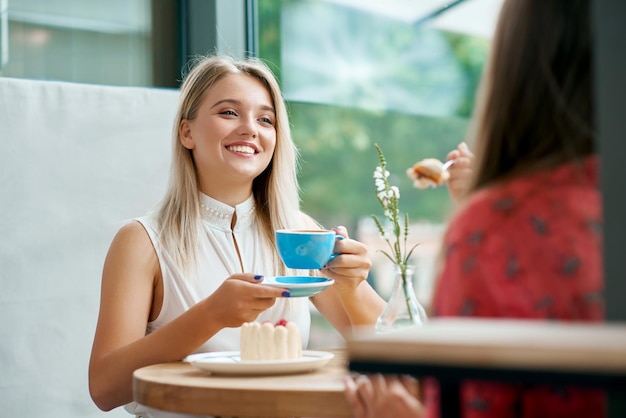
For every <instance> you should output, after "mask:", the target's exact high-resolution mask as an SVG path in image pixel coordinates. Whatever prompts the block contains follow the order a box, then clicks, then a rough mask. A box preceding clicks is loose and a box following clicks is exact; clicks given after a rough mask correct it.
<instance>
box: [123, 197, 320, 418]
mask: <svg viewBox="0 0 626 418" xmlns="http://www.w3.org/2000/svg"><path fill="white" fill-rule="evenodd" d="M200 202H201V215H202V233H201V234H200V235H199V237H198V238H199V239H198V260H197V263H198V269H197V271H198V276H197V277H186V276H185V275H184V274H183V272H182V271H181V270H180V269H179V268H178V267H177V266H176V265H175V263H174V259H173V257H172V256H171V255H170V254H168V252H167V251H166V250H165V249H164V248H163V245H162V243H161V240H160V238H159V234H158V229H157V222H156V219H155V218H154V217H153V216H150V215H148V216H145V217H141V218H137V219H136V221H138V222H140V223H141V224H142V225H143V226H144V228H145V229H146V231H147V232H148V235H149V236H150V240H151V241H152V245H153V246H154V249H155V250H156V254H157V257H158V259H159V265H160V267H161V274H162V277H163V305H162V307H161V311H160V313H159V315H158V317H157V318H156V319H155V320H154V321H151V322H149V323H148V327H147V329H146V334H150V333H151V332H154V331H156V330H157V329H159V328H161V327H162V326H164V325H165V324H167V323H168V322H170V321H172V320H173V319H175V318H176V317H178V316H179V315H180V314H182V313H183V312H185V311H186V310H187V309H189V308H191V307H192V306H193V305H195V304H196V303H198V302H200V301H201V300H203V299H205V298H206V297H207V296H209V295H210V294H212V293H213V292H214V291H215V290H216V289H217V288H218V287H219V286H220V285H221V284H222V283H223V282H224V280H226V279H227V278H228V277H230V276H231V275H233V274H235V273H242V272H245V273H253V274H258V275H263V276H275V275H276V274H277V271H278V269H277V268H276V267H275V266H274V265H272V257H271V253H270V252H269V250H268V249H266V248H265V247H264V245H263V242H264V241H263V239H262V236H261V234H262V232H261V230H260V229H259V225H258V223H257V219H256V217H255V216H254V211H255V201H254V197H253V196H250V198H248V199H247V200H246V201H244V202H242V203H241V204H239V205H237V206H235V207H234V208H233V207H231V206H228V205H226V204H224V203H221V202H219V201H217V200H215V199H212V198H210V197H209V196H207V195H205V194H201V195H200ZM234 214H236V215H237V217H236V220H237V221H236V224H235V226H234V228H231V220H232V219H233V215H234ZM237 248H238V249H239V254H241V261H242V263H243V271H242V266H241V264H240V261H239V256H238V254H237ZM281 318H285V319H287V320H288V321H293V322H295V323H296V324H297V325H298V328H299V329H300V333H301V335H302V346H303V347H306V346H307V343H308V340H309V331H310V326H311V317H310V311H309V302H308V298H293V299H290V298H278V299H277V300H276V303H275V304H274V306H272V307H271V308H269V309H267V310H266V311H264V312H262V313H261V314H260V315H259V317H258V318H257V321H260V322H263V321H266V320H268V321H271V322H276V321H278V320H279V319H281ZM207 320H208V318H207ZM239 332H240V328H223V329H222V330H221V331H219V332H218V333H217V334H215V335H214V336H213V337H211V338H210V339H209V340H207V341H206V342H205V343H204V344H203V345H202V346H200V347H199V348H198V349H197V350H196V351H195V352H196V353H202V352H212V351H238V350H239ZM126 410H127V411H129V412H131V413H134V414H137V415H140V416H148V417H156V416H167V417H174V416H177V415H172V414H160V412H161V411H158V412H159V413H157V411H153V410H148V409H146V408H144V407H143V406H141V405H136V404H129V405H127V406H126ZM178 416H186V415H178Z"/></svg>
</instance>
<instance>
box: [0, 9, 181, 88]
mask: <svg viewBox="0 0 626 418" xmlns="http://www.w3.org/2000/svg"><path fill="white" fill-rule="evenodd" d="M2 4H3V5H4V6H5V7H4V10H2V13H3V20H2V33H3V34H4V35H3V36H1V37H0V39H1V43H0V48H1V49H2V51H1V52H2V54H1V56H2V57H3V58H2V61H1V62H0V75H2V76H6V77H15V78H31V79H46V80H62V81H72V82H79V83H90V84H110V85H121V86H164V87H176V86H177V85H178V84H177V80H178V79H179V77H180V76H179V74H180V72H179V71H178V68H179V65H178V62H177V55H176V53H177V52H176V51H177V44H178V38H177V36H178V35H177V33H178V32H177V31H178V29H177V16H178V14H177V10H178V9H177V6H176V2H175V1H171V0H162V1H151V0H109V1H106V2H103V1H98V0H55V1H50V0H2Z"/></svg>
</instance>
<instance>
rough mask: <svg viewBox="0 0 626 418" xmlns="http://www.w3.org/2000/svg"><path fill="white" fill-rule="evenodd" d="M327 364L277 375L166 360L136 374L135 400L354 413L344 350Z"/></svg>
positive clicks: (215, 410)
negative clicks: (221, 372)
mask: <svg viewBox="0 0 626 418" xmlns="http://www.w3.org/2000/svg"><path fill="white" fill-rule="evenodd" d="M330 351H331V352H333V353H334V354H335V357H334V358H333V359H332V360H331V361H330V362H329V363H328V364H326V365H325V366H324V367H322V368H320V369H318V370H316V371H312V372H308V373H301V374H289V375H277V376H218V375H210V374H207V373H205V372H203V371H201V370H198V369H196V368H195V367H193V366H192V365H190V364H188V363H185V362H175V363H163V364H155V365H152V366H147V367H143V368H141V369H138V370H136V371H135V373H134V374H133V398H134V401H135V402H137V403H139V404H142V405H145V406H148V407H151V408H156V409H160V410H164V411H170V412H178V413H187V414H199V415H216V416H221V415H222V416H223V415H225V416H235V417H259V416H262V417H301V416H318V417H322V416H323V417H350V416H352V413H351V410H350V408H349V406H348V403H347V401H346V399H345V397H344V393H343V389H344V385H343V378H344V377H345V376H347V375H348V369H347V359H346V355H345V353H344V351H342V350H330Z"/></svg>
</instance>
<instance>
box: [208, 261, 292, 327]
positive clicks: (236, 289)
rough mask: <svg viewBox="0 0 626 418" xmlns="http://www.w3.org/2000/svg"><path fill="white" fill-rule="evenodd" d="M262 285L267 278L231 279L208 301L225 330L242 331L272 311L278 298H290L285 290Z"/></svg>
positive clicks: (252, 276) (238, 276) (251, 276)
mask: <svg viewBox="0 0 626 418" xmlns="http://www.w3.org/2000/svg"><path fill="white" fill-rule="evenodd" d="M262 282H263V276H259V275H254V274H250V273H246V274H234V275H232V276H230V277H229V278H228V279H226V280H224V283H222V284H221V285H220V287H218V288H217V290H216V291H215V292H213V293H212V294H211V295H210V296H209V297H208V298H206V299H205V302H206V303H209V304H210V305H211V307H210V312H211V315H212V316H213V317H214V318H215V319H216V320H217V321H219V323H221V324H222V325H223V326H224V327H239V326H241V325H242V324H243V323H244V322H252V321H254V320H255V319H256V318H257V316H259V314H260V313H261V312H263V311H265V310H266V309H268V308H271V307H272V306H273V305H274V303H275V302H276V298H280V297H286V296H289V295H288V294H285V292H287V293H288V291H286V290H285V289H280V288H275V287H270V286H259V284H260V283H262Z"/></svg>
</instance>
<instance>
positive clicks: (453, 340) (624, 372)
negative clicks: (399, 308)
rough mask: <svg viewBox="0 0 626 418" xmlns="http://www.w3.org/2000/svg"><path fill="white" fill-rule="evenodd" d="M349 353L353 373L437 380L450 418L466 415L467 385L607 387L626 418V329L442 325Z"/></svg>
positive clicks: (372, 340) (370, 338) (358, 338)
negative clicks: (463, 388) (462, 401)
mask: <svg viewBox="0 0 626 418" xmlns="http://www.w3.org/2000/svg"><path fill="white" fill-rule="evenodd" d="M347 348H348V358H349V369H350V370H352V371H356V372H360V373H405V374H412V375H415V376H418V377H420V376H434V377H437V378H438V379H439V382H440V386H441V395H440V396H441V402H440V404H441V408H442V410H441V416H442V417H458V416H459V411H460V406H459V392H458V389H459V383H460V381H461V380H463V379H467V378H472V379H481V380H493V381H503V382H507V381H508V382H524V383H531V384H532V383H548V384H569V385H577V386H584V387H600V388H605V389H608V390H609V392H611V393H618V392H619V395H618V396H613V397H612V399H616V400H618V401H619V400H620V399H621V400H622V401H621V403H620V402H613V406H614V408H613V411H615V410H618V411H620V412H618V413H615V415H613V413H611V415H610V416H611V417H612V416H625V415H618V414H621V413H624V412H625V411H624V409H623V408H624V402H625V401H624V400H625V399H626V396H624V395H625V394H626V324H596V325H593V324H582V323H576V324H572V323H570V324H565V323H554V322H547V321H515V320H481V319H451V318H449V319H446V318H438V319H432V320H430V321H429V322H428V323H427V324H426V325H425V326H424V327H419V328H412V329H407V330H403V331H398V332H393V333H389V334H383V335H374V334H372V333H370V332H362V333H357V334H356V335H354V336H353V338H351V339H350V340H349V341H348V343H347ZM609 407H610V408H611V404H610V405H609ZM610 411H611V409H610Z"/></svg>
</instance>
